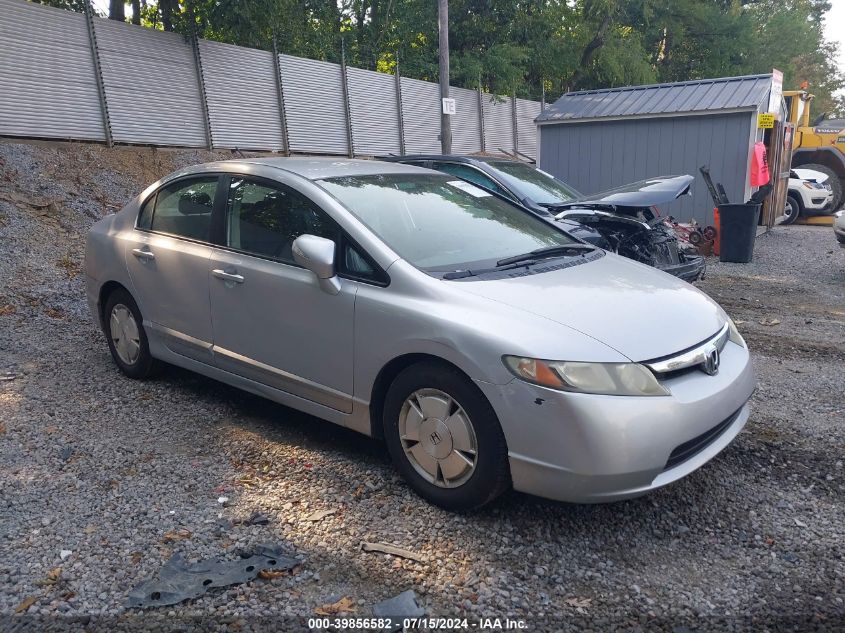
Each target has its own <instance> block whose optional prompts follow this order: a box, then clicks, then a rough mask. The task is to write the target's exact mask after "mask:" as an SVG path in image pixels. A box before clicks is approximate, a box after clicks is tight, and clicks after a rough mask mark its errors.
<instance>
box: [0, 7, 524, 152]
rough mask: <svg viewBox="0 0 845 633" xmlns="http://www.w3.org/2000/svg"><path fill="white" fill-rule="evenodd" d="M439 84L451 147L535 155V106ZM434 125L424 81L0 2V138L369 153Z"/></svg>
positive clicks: (424, 138) (428, 144)
mask: <svg viewBox="0 0 845 633" xmlns="http://www.w3.org/2000/svg"><path fill="white" fill-rule="evenodd" d="M450 93H451V96H452V97H453V98H454V99H455V102H456V106H457V111H456V114H455V115H454V116H453V118H452V136H453V142H452V149H453V151H454V152H455V153H475V152H482V151H486V152H488V153H501V152H506V153H513V152H515V151H518V152H519V153H520V154H523V155H525V156H529V157H531V158H535V155H536V147H537V130H536V126H535V125H534V117H536V116H537V115H538V114H539V113H540V104H539V103H538V102H535V101H525V100H523V99H515V98H513V97H499V96H495V95H489V94H485V93H482V92H477V91H473V90H467V89H465V88H452V89H451V91H450ZM439 134H440V89H439V87H438V85H437V84H434V83H430V82H426V81H419V80H417V79H409V78H407V77H399V76H398V75H395V76H394V75H388V74H384V73H376V72H372V71H368V70H362V69H359V68H347V67H345V66H343V65H338V64H332V63H329V62H323V61H317V60H312V59H303V58H300V57H292V56H290V55H276V54H274V53H271V52H268V51H262V50H256V49H250V48H243V47H240V46H232V45H230V44H221V43H219V42H210V41H207V40H199V39H191V38H186V37H184V36H182V35H178V34H175V33H165V32H163V31H157V30H153V29H148V28H143V27H140V26H133V25H131V24H125V23H120V22H114V21H111V20H106V19H101V18H97V17H94V16H93V15H91V14H90V13H89V14H87V15H85V14H81V13H73V12H70V11H65V10H62V9H56V8H53V7H47V6H43V5H38V4H33V3H29V2H26V1H25V0H0V136H6V137H23V138H44V139H67V140H84V141H98V142H106V143H109V144H112V143H125V144H140V145H154V146H173V147H208V148H226V149H234V148H237V149H244V150H270V151H281V152H286V153H291V152H293V153H319V154H334V155H343V156H353V155H364V156H373V155H378V154H403V153H407V154H413V153H420V152H439V151H440V140H439Z"/></svg>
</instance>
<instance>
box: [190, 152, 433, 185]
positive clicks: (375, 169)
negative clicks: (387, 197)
mask: <svg viewBox="0 0 845 633" xmlns="http://www.w3.org/2000/svg"><path fill="white" fill-rule="evenodd" d="M238 165H264V166H266V167H274V168H276V169H282V170H284V171H288V172H291V173H294V174H297V175H299V176H302V177H303V178H307V179H308V180H321V179H323V178H337V177H341V176H372V175H377V174H405V173H408V174H414V173H429V174H430V173H432V171H431V170H430V169H423V168H422V167H416V166H414V165H405V164H403V163H393V162H385V161H378V160H362V159H356V158H336V157H313V156H303V157H289V158H288V157H281V156H266V157H256V158H239V159H235V160H224V161H218V162H215V163H206V164H204V165H197V166H196V168H195V170H194V171H208V170H214V169H215V168H220V167H221V166H225V167H237V166H238Z"/></svg>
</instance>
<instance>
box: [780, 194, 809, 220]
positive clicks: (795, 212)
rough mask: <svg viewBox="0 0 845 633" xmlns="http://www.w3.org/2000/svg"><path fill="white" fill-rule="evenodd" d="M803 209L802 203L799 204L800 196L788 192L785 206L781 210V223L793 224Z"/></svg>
mask: <svg viewBox="0 0 845 633" xmlns="http://www.w3.org/2000/svg"><path fill="white" fill-rule="evenodd" d="M803 211H804V205H803V204H801V200H800V198H798V196H796V195H793V194H791V193H790V194H789V195H787V196H786V206H785V207H784V210H783V222H781V224H793V223H794V222H795V220H797V219H798V218H799V217H801V213H802V212H803Z"/></svg>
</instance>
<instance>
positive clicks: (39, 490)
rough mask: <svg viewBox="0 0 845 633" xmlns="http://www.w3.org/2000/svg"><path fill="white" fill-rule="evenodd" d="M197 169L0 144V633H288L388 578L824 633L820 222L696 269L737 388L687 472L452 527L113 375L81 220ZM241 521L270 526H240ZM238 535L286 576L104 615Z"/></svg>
mask: <svg viewBox="0 0 845 633" xmlns="http://www.w3.org/2000/svg"><path fill="white" fill-rule="evenodd" d="M214 156H215V155H212V154H211V153H209V152H187V151H185V152H161V151H159V152H154V151H148V150H129V149H112V150H107V149H104V148H99V147H91V146H82V145H74V146H64V147H60V148H58V149H57V148H55V147H53V148H50V147H39V146H32V145H11V144H5V145H0V245H2V246H0V271H2V274H0V377H3V378H5V379H4V380H3V381H2V382H0V473H2V475H0V486H1V488H0V629H4V628H9V627H11V628H16V627H17V628H20V629H25V628H27V625H30V628H33V629H35V628H57V627H59V626H60V625H61V624H63V625H66V626H68V627H71V628H72V627H73V626H77V625H78V626H82V624H86V623H87V627H88V628H89V630H93V629H97V625H100V629H99V630H119V629H125V628H131V627H133V626H134V627H137V628H145V627H150V626H152V625H160V626H162V628H171V627H172V626H175V623H176V622H177V621H178V619H179V618H201V617H208V616H211V617H212V618H213V621H214V624H213V626H212V624H211V622H206V624H208V626H209V627H210V628H214V627H218V626H219V627H220V628H226V627H229V628H228V629H227V630H249V629H250V627H256V628H262V627H261V626H260V625H259V624H258V622H259V618H271V620H269V621H268V620H265V621H264V626H265V628H266V627H269V626H270V625H271V624H272V626H274V627H276V628H279V629H280V630H288V629H290V628H292V627H293V626H294V624H295V623H294V621H293V620H290V619H288V620H285V619H281V616H285V615H288V616H310V615H313V614H314V610H315V608H318V607H320V606H321V605H325V604H330V603H334V602H336V601H337V600H339V599H340V598H342V597H348V598H350V600H351V604H352V605H353V606H352V607H350V609H353V611H352V614H353V615H359V616H364V615H367V614H368V613H369V607H370V605H372V604H374V603H376V602H378V601H380V600H383V599H385V598H388V597H390V596H393V595H395V594H397V593H399V592H400V591H403V590H406V589H413V590H414V591H415V592H416V594H417V596H418V597H419V600H420V602H421V603H422V604H423V605H424V606H425V608H426V609H427V611H428V613H429V614H431V615H441V616H466V617H468V618H470V625H471V624H472V622H473V621H476V622H477V621H478V618H479V617H500V618H504V617H506V616H511V617H514V618H521V619H523V620H524V622H525V623H526V626H527V628H528V630H536V631H559V630H585V629H592V630H597V631H605V630H667V631H686V630H693V631H712V630H749V629H754V630H772V631H780V630H792V629H795V630H842V629H843V628H845V506H844V505H843V497H844V496H845V494H843V493H845V467H843V459H845V455H843V453H845V451H843V446H845V401H844V399H843V390H842V370H843V366H845V364H843V360H845V358H843V351H842V350H843V349H845V251H841V250H840V249H838V248H836V246H835V241H834V238H833V236H832V234H831V231H830V229H829V228H827V227H802V226H792V227H778V228H776V229H774V230H773V231H772V232H771V234H769V235H768V236H765V237H762V238H760V239H759V240H758V241H757V245H756V249H757V250H756V255H755V262H754V263H753V264H750V265H739V264H733V265H731V264H720V263H718V262H713V263H711V264H710V267H709V269H708V278H707V279H706V280H705V281H704V282H703V283H702V284H701V288H702V289H703V290H704V291H706V292H708V293H709V294H711V295H712V296H713V297H714V298H716V299H717V300H718V301H719V302H720V303H721V304H722V305H723V306H724V307H725V308H726V309H727V310H728V312H729V313H730V314H731V315H732V316H733V317H734V318H735V319H736V320H737V322H738V324H739V329H740V330H741V331H742V333H743V334H744V335H745V336H746V338H747V340H748V342H749V344H750V347H751V349H752V352H753V357H754V364H755V367H756V369H757V371H758V375H759V381H760V388H759V390H758V391H757V393H756V394H755V396H754V404H755V407H754V413H753V415H752V417H751V420H750V422H749V424H748V426H747V427H746V430H745V431H744V432H743V433H742V434H741V435H740V436H739V437H738V438H737V440H736V441H735V442H734V443H733V444H732V445H731V446H730V447H729V448H728V449H727V450H725V451H724V452H723V453H722V454H721V455H720V456H718V457H717V458H716V459H715V460H713V461H712V462H711V463H710V464H708V465H707V466H706V467H705V468H703V469H701V470H699V471H698V472H696V473H694V474H693V475H691V476H690V477H688V478H687V479H685V480H683V481H681V482H679V483H677V484H675V485H673V486H670V487H669V488H667V489H664V490H660V491H658V492H656V493H654V494H651V495H649V496H647V497H644V498H641V499H637V500H634V501H628V502H622V503H615V504H609V505H601V506H575V505H567V504H559V503H553V502H549V501H544V500H541V499H537V498H532V497H529V496H526V495H521V494H516V493H511V494H509V495H506V496H505V497H504V498H503V499H501V500H500V501H499V502H497V503H496V504H494V505H493V506H492V507H489V508H487V509H485V510H484V511H482V512H480V513H476V514H471V515H454V514H449V513H446V512H444V511H441V510H439V509H436V508H434V507H431V506H429V505H427V504H426V503H425V502H423V501H421V500H420V499H419V498H418V497H416V496H415V495H414V494H413V493H411V492H410V490H409V489H408V488H407V487H406V486H405V485H404V484H403V483H402V481H401V480H400V479H399V478H398V477H397V476H396V475H395V474H394V471H393V469H392V468H391V466H390V464H389V461H388V459H387V457H386V455H385V450H384V448H383V446H382V445H380V444H379V443H377V442H375V441H372V440H369V439H367V438H364V437H361V436H358V435H355V434H353V433H351V432H349V431H347V430H344V429H341V428H338V427H335V426H333V425H331V424H328V423H325V422H322V421H320V420H317V419H315V418H312V417H309V416H306V415H303V414H301V413H298V412H295V411H292V410H290V409H286V408H284V407H281V406H278V405H275V404H273V403H270V402H268V401H265V400H262V399H260V398H258V397H255V396H251V395H249V394H245V393H242V392H238V391H236V390H234V389H231V388H229V387H226V386H223V385H221V384H219V383H216V382H214V381H212V380H208V379H206V378H202V377H199V376H195V375H192V374H190V373H188V372H184V371H181V370H176V369H172V370H169V371H167V372H166V373H165V374H164V376H162V377H161V378H159V379H157V380H154V381H151V382H134V381H131V380H128V379H126V378H124V377H123V376H122V375H121V374H120V373H118V371H117V369H116V368H115V366H114V365H113V364H112V362H111V360H110V357H109V355H108V350H107V347H106V343H105V341H104V340H103V337H102V335H101V333H100V332H99V331H98V330H97V329H96V327H95V326H94V324H93V323H92V321H91V319H90V317H89V315H88V311H87V306H86V305H85V300H84V289H83V281H82V279H81V276H80V274H79V273H80V265H81V262H82V256H83V248H84V233H85V230H86V229H87V227H88V226H89V225H90V224H91V223H92V222H93V221H95V220H96V219H97V218H99V217H101V215H102V214H103V213H104V212H105V211H107V210H109V209H110V208H114V207H119V206H120V205H121V204H122V203H123V202H124V201H125V200H126V199H128V198H129V197H131V196H132V195H134V194H135V193H136V192H137V191H138V190H139V189H140V188H141V187H142V185H144V184H146V183H148V182H151V181H152V180H153V179H155V178H156V177H158V176H160V175H164V174H165V173H167V172H168V171H170V170H171V169H174V168H175V167H177V166H179V165H184V164H189V163H192V162H200V161H204V160H208V159H210V158H212V157H214ZM220 497H226V498H228V501H226V502H225V503H220V500H219V498H220ZM320 510H326V511H331V512H332V513H331V514H327V515H326V516H322V517H321V516H320V515H315V513H316V512H317V511H320ZM254 511H259V512H261V513H263V514H264V515H266V517H267V518H268V519H269V523H268V524H266V525H244V524H242V523H238V521H239V520H241V519H243V518H245V517H248V516H249V515H250V514H251V513H252V512H254ZM323 514H325V513H323ZM309 519H314V520H309ZM178 530H183V531H182V532H181V533H177V534H175V535H173V533H174V532H175V531H178ZM168 533H171V536H175V538H176V540H173V539H172V538H168V537H167V536H166V535H167V534H168ZM362 541H372V542H384V543H391V544H393V545H396V546H399V547H402V548H405V549H408V550H411V551H413V552H415V553H416V554H418V555H419V556H420V557H421V558H422V560H421V561H414V560H406V559H402V558H398V557H394V556H389V555H384V554H379V553H369V552H364V551H362V550H361V547H360V543H361V542H362ZM260 543H273V544H281V545H283V546H284V547H285V549H286V550H287V551H288V552H289V553H291V554H292V555H295V556H298V557H300V558H301V559H302V560H303V561H304V562H303V564H302V565H301V566H300V567H299V568H297V569H296V570H294V573H291V574H289V575H286V576H283V577H280V578H275V579H259V580H255V581H253V582H251V583H248V584H244V585H240V586H235V587H231V588H228V589H216V590H212V591H209V592H208V593H207V594H205V595H204V596H202V597H200V598H198V599H196V600H193V601H191V602H186V603H183V604H180V605H177V606H173V607H164V608H159V609H154V610H148V611H145V612H140V611H138V610H132V609H126V608H124V606H123V605H124V603H125V601H126V599H127V595H128V592H129V590H130V589H131V588H132V587H134V586H135V585H136V584H138V583H139V582H140V581H142V580H145V579H147V578H148V577H150V576H152V575H154V574H155V573H156V572H157V571H158V570H159V569H160V568H161V567H162V565H163V564H164V562H165V561H166V560H167V559H168V558H169V557H170V556H171V555H172V554H173V553H174V552H181V553H182V554H183V555H184V556H185V557H186V558H188V559H189V560H196V559H204V558H210V557H223V558H226V559H230V560H231V559H234V558H235V557H236V556H237V555H238V553H240V552H244V551H247V550H249V549H250V548H252V547H254V546H255V545H257V544H260ZM56 570H60V571H56ZM16 612H19V613H18V614H16ZM15 614H16V615H15ZM74 618H76V619H74ZM79 618H81V619H79ZM89 618H90V619H89ZM160 618H176V619H175V620H174V619H172V620H163V619H160ZM80 622H81V623H82V624H80ZM227 622H228V623H229V624H226V623H227ZM183 624H184V621H183ZM180 626H181V625H180Z"/></svg>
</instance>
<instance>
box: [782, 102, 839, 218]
mask: <svg viewBox="0 0 845 633" xmlns="http://www.w3.org/2000/svg"><path fill="white" fill-rule="evenodd" d="M783 98H784V99H785V100H786V107H787V110H788V112H789V122H790V123H793V124H795V133H794V134H795V137H794V139H793V143H792V148H793V149H792V166H793V167H801V168H803V169H815V170H816V171H820V172H822V173H824V174H827V176H828V182H829V183H830V186H831V189H832V190H833V208H834V209H838V208H839V206H840V205H841V204H842V189H843V185H845V119H837V120H831V119H827V120H826V119H825V118H824V117H825V115H824V114H822V115H821V116H819V117H817V118H816V119H815V120H813V121H812V122H811V121H810V104H811V103H812V101H813V95H811V94H810V93H809V92H807V91H806V90H785V91H784V93H783Z"/></svg>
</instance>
